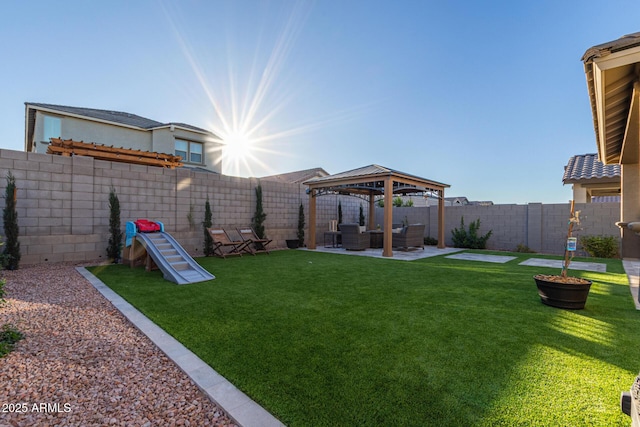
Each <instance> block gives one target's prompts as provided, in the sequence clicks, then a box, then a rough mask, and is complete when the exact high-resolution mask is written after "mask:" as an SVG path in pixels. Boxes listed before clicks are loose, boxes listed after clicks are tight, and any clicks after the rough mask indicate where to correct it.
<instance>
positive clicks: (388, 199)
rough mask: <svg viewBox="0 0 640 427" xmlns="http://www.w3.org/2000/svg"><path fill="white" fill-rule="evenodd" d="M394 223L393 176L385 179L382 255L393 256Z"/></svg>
mask: <svg viewBox="0 0 640 427" xmlns="http://www.w3.org/2000/svg"><path fill="white" fill-rule="evenodd" d="M392 223H393V180H392V179H391V176H388V177H386V178H385V179H384V236H383V242H384V244H383V245H382V247H383V249H382V256H386V257H392V256H393V249H391V247H392V244H393V242H392V240H391V237H392V236H391V225H392Z"/></svg>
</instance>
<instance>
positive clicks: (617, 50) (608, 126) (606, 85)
mask: <svg viewBox="0 0 640 427" xmlns="http://www.w3.org/2000/svg"><path fill="white" fill-rule="evenodd" d="M582 61H583V63H584V70H585V74H586V78H587V89H588V93H589V100H590V101H591V110H592V116H593V126H594V130H595V134H596V145H597V147H598V158H599V160H600V161H601V162H602V163H603V164H605V165H616V164H617V165H620V170H621V177H620V179H621V183H620V221H619V222H620V225H622V226H621V228H620V230H621V234H622V247H621V252H622V256H623V257H624V258H640V236H638V235H637V234H636V233H634V232H633V231H632V230H631V229H629V228H628V227H627V226H625V224H628V223H631V222H638V221H640V156H639V154H640V33H633V34H629V35H626V36H623V37H621V38H619V39H617V40H613V41H611V42H607V43H603V44H600V45H596V46H593V47H591V48H589V49H587V51H586V52H585V54H584V55H583V57H582Z"/></svg>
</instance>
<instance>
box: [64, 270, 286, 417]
mask: <svg viewBox="0 0 640 427" xmlns="http://www.w3.org/2000/svg"><path fill="white" fill-rule="evenodd" d="M76 271H78V273H80V274H81V275H82V276H83V277H84V278H85V279H87V280H88V281H89V283H91V285H92V286H93V287H94V288H96V289H97V290H98V292H100V293H101V294H102V295H103V296H104V297H105V298H106V299H107V300H109V301H110V302H111V303H112V304H113V305H114V307H115V308H117V309H118V310H119V311H120V312H121V313H122V314H123V315H124V316H125V317H126V318H127V319H129V321H130V322H131V323H133V325H134V326H135V327H136V328H138V329H139V330H140V331H141V332H142V333H143V334H145V335H146V336H147V337H148V338H149V339H150V340H151V341H152V342H153V343H154V344H155V345H156V346H157V347H158V348H159V349H160V350H162V352H164V353H165V354H166V355H167V357H168V358H169V359H171V360H172V361H173V362H174V363H175V364H176V365H178V367H179V368H180V369H181V370H182V371H183V372H184V373H185V374H187V375H188V376H189V378H191V380H192V381H193V382H194V383H195V384H196V385H197V386H198V387H199V388H200V389H201V390H202V391H203V392H204V393H205V394H206V395H207V396H209V398H210V399H211V400H212V401H213V402H215V403H216V404H217V405H218V406H220V408H222V409H223V410H224V411H225V412H226V413H227V415H229V417H230V418H232V419H233V420H234V421H235V422H236V423H237V424H239V425H240V426H244V427H252V426H260V427H263V426H264V427H270V426H273V427H276V426H277V427H281V426H284V424H283V423H281V422H280V421H279V420H278V419H276V418H275V417H274V416H273V415H271V414H270V413H269V412H267V411H266V410H265V409H264V408H263V407H262V406H260V405H258V404H257V403H256V402H254V401H253V400H251V399H250V398H249V396H247V395H246V394H244V393H243V392H242V391H240V390H238V389H237V388H236V387H235V386H234V385H233V384H231V383H230V382H229V381H227V380H226V379H225V378H224V377H223V376H222V375H220V374H219V373H217V372H216V371H215V370H214V369H213V368H211V367H210V366H209V365H207V364H206V363H205V362H203V361H202V360H201V359H200V358H199V357H198V356H196V355H195V354H194V353H193V352H191V351H190V350H189V349H187V348H186V347H185V346H183V345H182V344H181V343H180V342H179V341H178V340H176V339H175V338H173V337H172V336H171V335H169V334H168V333H166V332H165V331H164V330H163V329H162V328H160V327H159V326H158V325H156V324H155V323H153V322H152V321H151V320H149V318H147V317H146V316H145V315H144V314H142V313H141V312H140V311H139V310H138V309H136V308H135V307H134V306H132V305H131V304H129V303H128V302H127V301H125V300H124V298H122V297H121V296H120V295H118V294H117V293H115V292H114V291H113V290H111V288H109V287H108V286H107V285H105V284H104V283H103V282H102V281H101V280H99V279H98V278H97V277H95V276H94V275H93V274H91V273H90V272H89V271H88V270H87V269H86V268H84V267H76Z"/></svg>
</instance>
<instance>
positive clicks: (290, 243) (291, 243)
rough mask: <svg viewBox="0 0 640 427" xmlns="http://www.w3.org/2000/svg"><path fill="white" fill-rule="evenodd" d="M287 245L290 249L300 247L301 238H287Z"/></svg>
mask: <svg viewBox="0 0 640 427" xmlns="http://www.w3.org/2000/svg"><path fill="white" fill-rule="evenodd" d="M287 247H288V248H289V249H298V248H299V247H300V240H298V239H295V240H294V239H291V240H289V239H287Z"/></svg>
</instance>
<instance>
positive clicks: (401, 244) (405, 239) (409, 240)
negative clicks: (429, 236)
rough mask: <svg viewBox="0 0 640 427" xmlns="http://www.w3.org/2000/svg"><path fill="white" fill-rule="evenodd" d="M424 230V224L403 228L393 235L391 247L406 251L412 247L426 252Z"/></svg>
mask: <svg viewBox="0 0 640 427" xmlns="http://www.w3.org/2000/svg"><path fill="white" fill-rule="evenodd" d="M424 229H425V225H424V224H411V225H407V226H405V227H403V228H402V231H400V232H399V233H392V234H391V236H392V237H391V246H393V247H395V248H401V249H402V250H405V251H408V250H409V248H412V247H419V248H422V250H424Z"/></svg>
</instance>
